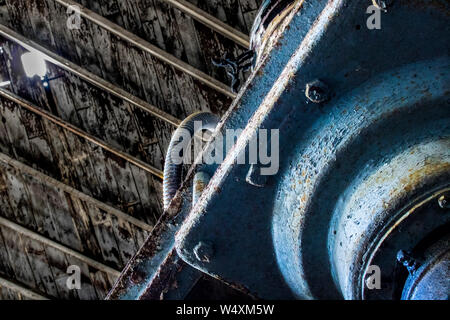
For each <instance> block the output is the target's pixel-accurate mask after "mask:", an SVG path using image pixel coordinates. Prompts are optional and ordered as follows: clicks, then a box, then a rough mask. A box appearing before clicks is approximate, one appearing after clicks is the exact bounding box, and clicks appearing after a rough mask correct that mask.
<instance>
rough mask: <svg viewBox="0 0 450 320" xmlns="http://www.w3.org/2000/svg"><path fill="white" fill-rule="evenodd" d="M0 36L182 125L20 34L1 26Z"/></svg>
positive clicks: (130, 101)
mask: <svg viewBox="0 0 450 320" xmlns="http://www.w3.org/2000/svg"><path fill="white" fill-rule="evenodd" d="M0 35H1V36H3V37H5V38H6V39H8V40H11V41H13V42H15V43H17V44H19V45H20V46H22V47H23V48H25V49H27V50H29V51H37V52H39V53H40V54H42V55H43V57H44V59H45V60H47V61H49V62H51V63H53V64H54V65H56V66H58V67H60V68H62V69H64V70H67V71H69V72H71V73H73V74H75V75H76V76H78V77H80V78H81V79H83V80H85V81H87V82H89V83H91V84H93V85H94V86H96V87H98V88H100V89H103V90H105V91H107V92H109V93H111V94H112V95H114V96H116V97H118V98H120V99H122V100H124V101H127V102H129V103H131V104H133V105H135V106H136V107H138V108H141V109H143V110H144V111H146V112H148V113H150V114H152V115H154V116H155V117H157V118H159V119H161V120H164V121H166V122H168V123H170V124H172V125H174V126H178V125H179V124H180V123H181V120H179V119H177V118H175V117H173V116H172V115H170V114H168V113H166V112H164V111H162V110H161V109H159V108H157V107H155V106H153V105H151V104H149V103H148V102H146V101H144V100H142V99H139V98H137V97H135V96H133V95H132V94H130V93H129V92H127V91H125V90H123V89H122V88H119V87H118V86H115V85H113V84H112V83H110V82H108V81H106V80H104V79H103V78H101V77H99V76H97V75H95V74H93V73H92V72H89V71H87V70H86V69H83V68H81V67H80V66H78V65H77V64H75V63H73V62H71V61H69V60H67V59H65V58H63V57H60V56H59V55H57V54H56V53H54V52H52V51H50V50H48V49H46V48H44V47H42V46H41V45H39V44H37V43H35V42H33V41H31V40H29V39H27V38H26V37H24V36H22V35H20V34H18V33H17V32H15V31H13V30H11V29H9V28H7V27H6V26H4V25H2V24H0Z"/></svg>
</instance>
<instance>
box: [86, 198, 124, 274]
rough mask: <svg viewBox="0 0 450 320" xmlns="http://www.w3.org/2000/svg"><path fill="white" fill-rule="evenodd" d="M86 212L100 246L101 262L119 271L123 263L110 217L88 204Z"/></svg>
mask: <svg viewBox="0 0 450 320" xmlns="http://www.w3.org/2000/svg"><path fill="white" fill-rule="evenodd" d="M88 208H89V210H88V212H89V215H90V218H91V220H92V223H93V225H94V231H95V236H96V238H97V241H98V242H99V244H100V248H101V253H102V256H103V259H102V260H103V261H105V262H106V263H108V264H110V265H112V266H114V267H116V268H118V269H121V268H123V267H124V263H123V261H122V260H121V257H120V252H119V247H118V244H117V241H116V239H115V237H112V236H111V235H114V230H113V226H112V221H111V216H110V215H108V214H107V213H106V212H105V211H103V210H101V209H98V208H96V207H94V206H92V205H90V204H88Z"/></svg>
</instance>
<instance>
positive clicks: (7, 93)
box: [0, 88, 164, 179]
mask: <svg viewBox="0 0 450 320" xmlns="http://www.w3.org/2000/svg"><path fill="white" fill-rule="evenodd" d="M0 96H2V97H4V98H6V99H8V100H10V101H12V102H14V103H17V104H18V105H19V106H21V107H23V108H25V109H27V110H29V111H31V112H33V113H35V114H37V115H39V116H41V117H43V118H44V119H46V120H48V121H50V122H53V123H54V124H56V125H57V126H59V127H61V128H64V129H66V130H67V131H70V132H72V133H73V134H75V135H77V136H80V137H82V138H84V139H85V140H87V141H89V142H91V143H93V144H95V145H97V146H99V147H101V148H103V149H104V150H106V151H109V152H111V153H112V154H115V155H116V156H118V157H120V158H122V159H124V160H126V161H128V162H130V163H132V164H134V165H135V166H137V167H139V168H141V169H143V170H145V171H147V172H149V173H151V174H153V175H155V176H156V177H158V178H160V179H163V176H164V174H163V172H162V171H161V170H159V169H157V168H155V167H152V166H151V165H149V164H147V163H145V162H143V161H141V160H139V159H137V158H135V157H133V156H131V155H129V154H127V153H125V152H122V151H120V150H117V149H116V148H114V147H112V146H110V145H109V144H107V143H106V142H104V141H102V140H100V139H99V138H96V137H94V136H93V135H91V134H89V133H87V132H85V131H83V130H81V129H79V128H78V127H76V126H74V125H72V124H70V123H68V122H67V121H64V120H62V119H61V118H59V117H57V116H55V115H53V114H52V113H50V112H48V111H46V110H43V109H41V108H39V107H38V106H36V105H34V104H32V103H31V102H29V101H26V100H25V99H23V98H21V97H19V96H17V95H16V94H14V93H12V92H10V91H7V90H5V89H2V88H0Z"/></svg>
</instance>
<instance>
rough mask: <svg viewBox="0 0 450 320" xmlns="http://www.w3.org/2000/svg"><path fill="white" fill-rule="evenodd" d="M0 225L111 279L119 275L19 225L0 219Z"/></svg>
mask: <svg viewBox="0 0 450 320" xmlns="http://www.w3.org/2000/svg"><path fill="white" fill-rule="evenodd" d="M0 225H2V226H4V227H6V228H8V229H10V230H13V231H15V232H18V233H20V234H22V235H24V236H26V237H27V238H29V239H31V240H35V241H37V242H40V243H42V244H45V245H47V246H49V247H52V248H55V249H57V250H59V251H61V252H63V253H65V254H68V255H69V256H72V257H74V258H77V259H79V260H80V261H83V262H85V263H86V264H88V265H90V266H91V267H94V268H96V269H97V270H100V271H103V272H106V273H109V274H110V275H112V276H113V277H116V278H118V277H119V275H120V272H119V271H117V270H115V269H113V268H111V267H108V266H106V265H104V264H103V263H100V262H98V261H96V260H94V259H91V258H89V257H86V256H85V255H82V254H81V253H79V252H77V251H75V250H73V249H70V248H68V247H66V246H63V245H61V244H59V243H57V242H55V241H53V240H50V239H48V238H45V237H43V236H41V235H40V234H38V233H36V232H34V231H31V230H28V229H26V228H24V227H22V226H20V225H18V224H16V223H14V222H12V221H9V220H8V219H5V218H3V217H0Z"/></svg>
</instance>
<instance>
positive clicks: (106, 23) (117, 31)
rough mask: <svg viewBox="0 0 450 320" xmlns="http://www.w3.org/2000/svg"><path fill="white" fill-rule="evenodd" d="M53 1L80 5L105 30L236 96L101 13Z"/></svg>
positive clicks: (58, 0)
mask: <svg viewBox="0 0 450 320" xmlns="http://www.w3.org/2000/svg"><path fill="white" fill-rule="evenodd" d="M53 1H55V2H56V3H58V4H60V5H62V6H64V7H66V8H68V7H71V6H77V7H79V8H80V14H81V16H82V17H84V18H85V19H87V20H89V21H91V22H92V23H94V24H96V25H98V26H100V27H102V28H104V29H105V30H108V31H109V32H111V33H112V34H114V35H116V36H117V37H119V38H121V39H123V40H125V41H127V42H128V43H130V44H132V45H133V46H135V47H137V48H139V49H141V50H143V51H146V52H148V53H149V54H151V55H153V56H154V57H156V58H158V59H159V60H161V61H164V62H165V63H167V64H169V65H171V66H173V67H174V68H175V69H177V70H180V71H182V72H184V73H186V74H188V75H190V76H191V77H193V78H194V79H197V80H198V81H200V82H202V83H204V84H205V85H207V86H208V87H210V88H212V89H214V90H216V91H218V92H221V93H223V94H224V95H226V96H228V97H231V98H235V97H236V94H235V93H233V92H232V91H231V90H230V88H229V86H228V85H226V84H224V83H222V82H220V81H218V80H217V79H214V78H213V77H211V76H209V75H207V74H206V73H204V72H202V71H200V70H198V69H196V68H194V67H193V66H191V65H189V64H187V63H186V62H184V61H181V60H180V59H178V58H176V57H175V56H173V55H171V54H169V53H167V52H166V51H164V50H161V49H160V48H158V47H156V46H154V45H152V44H151V43H149V42H148V41H146V40H144V39H142V38H140V37H138V36H137V35H135V34H134V33H131V32H130V31H128V30H126V29H124V28H122V27H121V26H119V25H117V24H115V23H113V22H111V21H110V20H108V19H106V18H104V17H102V16H101V15H99V14H97V13H95V12H93V11H91V10H89V9H87V8H85V7H83V6H82V5H81V4H79V3H78V2H76V1H73V0H53Z"/></svg>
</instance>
